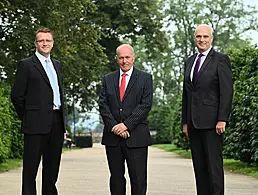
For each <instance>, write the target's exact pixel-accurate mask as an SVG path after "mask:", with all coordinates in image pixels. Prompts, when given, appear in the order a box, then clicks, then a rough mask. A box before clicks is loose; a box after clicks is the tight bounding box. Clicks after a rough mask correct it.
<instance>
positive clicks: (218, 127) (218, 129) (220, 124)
mask: <svg viewBox="0 0 258 195" xmlns="http://www.w3.org/2000/svg"><path fill="white" fill-rule="evenodd" d="M225 127H226V122H224V121H218V123H217V125H216V133H217V134H218V135H220V134H221V133H224V131H225Z"/></svg>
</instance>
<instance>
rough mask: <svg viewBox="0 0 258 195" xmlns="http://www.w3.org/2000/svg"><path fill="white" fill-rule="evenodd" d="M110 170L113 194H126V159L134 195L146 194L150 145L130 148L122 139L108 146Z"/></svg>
mask: <svg viewBox="0 0 258 195" xmlns="http://www.w3.org/2000/svg"><path fill="white" fill-rule="evenodd" d="M106 155H107V160H108V165H109V171H110V182H109V186H110V192H111V195H125V194H126V179H125V177H124V175H125V161H126V163H127V168H128V173H129V177H130V183H131V194H132V195H145V194H146V191H147V158H148V147H147V146H146V147H139V148H129V147H127V145H126V140H124V139H121V140H120V141H119V143H118V145H117V146H106Z"/></svg>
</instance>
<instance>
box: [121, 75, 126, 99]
mask: <svg viewBox="0 0 258 195" xmlns="http://www.w3.org/2000/svg"><path fill="white" fill-rule="evenodd" d="M126 76H127V74H126V73H123V74H122V79H121V83H120V100H121V102H122V99H123V97H124V94H125V84H126V79H125V77H126Z"/></svg>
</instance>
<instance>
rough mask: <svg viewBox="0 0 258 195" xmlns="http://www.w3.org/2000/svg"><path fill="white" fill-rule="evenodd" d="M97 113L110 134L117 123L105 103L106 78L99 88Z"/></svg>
mask: <svg viewBox="0 0 258 195" xmlns="http://www.w3.org/2000/svg"><path fill="white" fill-rule="evenodd" d="M99 112H100V115H101V116H102V119H103V122H104V125H105V128H106V129H107V130H108V131H109V132H111V130H112V128H113V127H114V126H115V125H116V124H117V121H116V120H115V118H114V117H113V115H112V113H111V111H110V108H109V105H108V103H107V97H106V78H105V77H104V78H103V80H102V85H101V88H100V94H99Z"/></svg>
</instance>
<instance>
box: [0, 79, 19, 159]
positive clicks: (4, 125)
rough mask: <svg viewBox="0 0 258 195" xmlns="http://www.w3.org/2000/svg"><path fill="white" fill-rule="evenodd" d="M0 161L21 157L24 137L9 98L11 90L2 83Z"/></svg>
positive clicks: (0, 99) (0, 97)
mask: <svg viewBox="0 0 258 195" xmlns="http://www.w3.org/2000/svg"><path fill="white" fill-rule="evenodd" d="M0 86H1V88H0V104H1V105H0V162H5V161H6V160H7V159H8V158H21V157H22V149H23V137H22V135H21V134H20V133H19V127H20V122H19V121H18V119H17V116H16V113H15V112H14V108H13V106H12V103H11V102H10V99H9V94H10V90H9V87H8V86H6V85H5V84H4V83H1V84H0Z"/></svg>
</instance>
